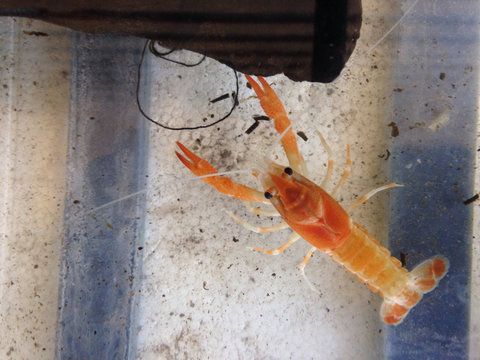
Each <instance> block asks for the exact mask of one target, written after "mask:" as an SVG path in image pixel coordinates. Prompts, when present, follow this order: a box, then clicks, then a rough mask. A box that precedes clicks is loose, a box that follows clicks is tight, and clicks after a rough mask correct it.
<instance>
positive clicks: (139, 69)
mask: <svg viewBox="0 0 480 360" xmlns="http://www.w3.org/2000/svg"><path fill="white" fill-rule="evenodd" d="M147 46H148V48H149V50H150V51H151V52H152V54H153V55H155V56H157V57H160V58H161V59H164V60H167V61H171V62H173V63H175V64H179V65H183V66H187V67H193V66H198V65H200V64H201V63H202V62H203V61H204V60H205V58H206V56H205V55H204V56H203V58H202V59H201V60H200V61H199V62H198V63H196V64H185V63H182V62H179V61H176V60H172V59H167V58H165V56H166V55H169V54H171V53H172V52H174V51H175V50H170V51H168V52H166V53H160V52H158V51H157V49H155V44H154V42H153V41H151V40H147V41H146V42H145V45H144V46H143V50H142V55H141V58H140V64H139V65H138V72H137V86H136V91H135V92H136V101H137V106H138V110H139V111H140V113H141V114H142V115H143V116H144V117H145V118H146V119H147V120H148V121H150V122H152V123H154V124H155V125H158V126H160V127H162V128H164V129H167V130H197V129H205V128H208V127H211V126H214V125H216V124H218V123H219V122H222V121H224V120H225V119H227V118H228V117H229V116H230V115H231V114H232V113H233V110H235V108H236V107H237V104H238V89H239V85H238V74H237V71H236V70H235V69H232V70H233V74H234V75H235V80H236V91H235V98H234V99H233V105H232V108H231V109H230V111H229V112H228V113H227V115H225V116H224V117H222V118H221V119H219V120H217V121H214V122H213V123H211V124H206V125H199V126H186V127H172V126H167V125H164V124H161V123H159V122H158V121H155V120H154V119H152V118H151V117H150V116H148V115H147V114H146V113H145V111H143V109H142V106H141V105H140V80H141V77H142V73H141V68H142V64H143V60H144V58H145V51H146V49H147Z"/></svg>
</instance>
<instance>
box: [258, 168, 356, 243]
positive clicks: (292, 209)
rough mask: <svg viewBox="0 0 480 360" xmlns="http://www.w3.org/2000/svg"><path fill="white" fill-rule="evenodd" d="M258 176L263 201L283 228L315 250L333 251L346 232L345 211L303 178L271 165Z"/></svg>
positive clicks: (347, 225)
mask: <svg viewBox="0 0 480 360" xmlns="http://www.w3.org/2000/svg"><path fill="white" fill-rule="evenodd" d="M258 176H259V179H260V182H261V183H262V187H263V189H264V191H265V197H266V198H267V199H269V200H270V202H271V203H272V205H273V206H274V207H275V208H276V209H277V211H278V212H279V213H280V215H281V216H282V217H283V219H284V220H285V221H286V222H287V224H288V225H290V227H292V229H293V230H294V231H295V232H297V233H298V234H300V235H301V236H302V237H303V238H304V239H305V240H307V241H309V242H310V243H312V244H313V245H314V246H316V247H317V248H319V249H325V248H333V247H335V246H336V245H337V244H338V242H339V241H341V240H342V239H343V238H344V237H345V236H346V235H347V234H348V233H349V232H350V229H351V220H350V217H349V216H348V214H347V213H346V212H345V210H344V209H343V208H342V207H341V206H340V205H339V204H338V203H337V202H336V201H335V200H334V199H333V198H332V197H331V196H330V195H329V194H328V193H327V192H326V191H325V190H323V189H322V188H321V187H320V186H318V185H317V184H315V183H314V182H312V181H310V180H309V179H307V178H306V177H304V176H302V175H300V174H298V173H296V172H295V171H293V170H292V169H291V168H289V167H284V166H280V165H278V164H275V163H271V164H270V165H269V166H268V169H267V170H266V171H262V172H261V173H259V175H258Z"/></svg>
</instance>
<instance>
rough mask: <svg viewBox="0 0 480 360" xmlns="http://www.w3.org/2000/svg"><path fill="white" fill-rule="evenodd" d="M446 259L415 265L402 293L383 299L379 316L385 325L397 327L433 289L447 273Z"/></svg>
mask: <svg viewBox="0 0 480 360" xmlns="http://www.w3.org/2000/svg"><path fill="white" fill-rule="evenodd" d="M448 267H449V262H448V259H447V258H445V257H443V256H435V257H433V258H431V259H428V260H426V261H424V262H422V263H421V264H419V265H417V266H416V267H415V268H414V269H413V270H412V271H411V272H410V273H409V274H408V277H409V281H408V283H407V284H406V286H405V288H404V289H403V291H402V292H401V293H400V294H399V295H398V296H396V297H395V298H393V299H385V301H384V302H383V304H382V307H381V309H380V316H381V317H382V319H383V321H384V322H385V323H387V324H391V325H398V324H400V323H401V322H402V321H403V319H404V318H405V316H406V315H407V314H408V312H409V311H410V309H411V308H413V307H414V306H415V305H416V304H417V303H418V302H419V301H420V300H421V298H422V296H423V294H425V293H428V292H430V291H432V290H433V289H435V288H436V287H437V285H438V282H439V281H440V279H442V278H443V277H444V276H445V274H446V273H447V271H448Z"/></svg>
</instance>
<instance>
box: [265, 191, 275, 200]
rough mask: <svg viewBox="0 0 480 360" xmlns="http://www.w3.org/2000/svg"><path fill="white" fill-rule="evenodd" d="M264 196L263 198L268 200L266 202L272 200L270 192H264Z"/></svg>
mask: <svg viewBox="0 0 480 360" xmlns="http://www.w3.org/2000/svg"><path fill="white" fill-rule="evenodd" d="M264 195H265V198H266V199H268V200H270V199H271V198H273V195H272V193H270V192H268V191H265V194H264Z"/></svg>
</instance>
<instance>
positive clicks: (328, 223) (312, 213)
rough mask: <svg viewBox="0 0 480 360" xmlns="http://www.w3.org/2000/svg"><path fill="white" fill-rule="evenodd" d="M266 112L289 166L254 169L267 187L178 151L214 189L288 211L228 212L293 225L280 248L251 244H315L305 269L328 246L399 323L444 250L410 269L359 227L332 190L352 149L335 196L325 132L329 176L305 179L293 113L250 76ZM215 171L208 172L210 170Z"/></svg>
mask: <svg viewBox="0 0 480 360" xmlns="http://www.w3.org/2000/svg"><path fill="white" fill-rule="evenodd" d="M246 78H247V80H248V81H249V83H250V84H251V85H252V87H253V89H254V91H255V93H256V94H257V96H258V98H259V99H260V104H261V106H262V108H263V110H264V111H265V113H266V114H267V115H268V116H269V117H270V118H272V119H274V120H275V129H276V130H277V132H278V133H279V134H281V143H282V147H283V149H284V151H285V153H286V155H287V158H288V162H289V166H288V167H286V166H281V165H278V164H276V163H273V162H271V163H270V164H269V165H268V166H267V167H266V169H258V170H257V169H256V170H254V172H253V175H254V176H256V177H257V179H258V180H259V181H260V183H261V186H262V188H263V191H258V190H255V189H253V188H250V187H247V186H245V185H241V184H237V183H235V182H233V181H232V180H231V179H229V178H228V177H225V176H222V175H215V174H217V173H218V172H217V170H216V169H215V168H214V167H213V166H212V165H211V164H210V163H209V162H207V161H206V160H203V159H202V158H200V157H198V156H197V155H195V154H194V153H192V152H191V151H190V150H188V149H187V148H186V147H185V146H184V145H182V144H181V143H180V142H177V144H178V146H179V148H180V149H181V150H182V152H183V155H182V154H180V153H179V152H176V154H177V156H178V158H179V159H180V160H181V161H182V163H183V164H184V165H185V166H186V167H188V168H189V169H190V170H191V171H192V172H193V173H194V174H195V175H197V176H202V180H203V181H205V182H206V183H208V184H209V185H211V186H213V187H215V188H216V189H217V190H218V191H220V192H221V193H223V194H227V195H230V196H233V197H235V198H237V199H240V200H244V201H247V202H260V203H269V204H271V205H273V206H274V208H275V209H276V211H278V213H279V214H280V215H281V216H282V218H283V220H284V224H280V225H278V226H275V227H264V228H255V227H253V226H251V225H249V224H247V223H245V222H244V221H242V220H240V219H238V218H237V217H236V216H234V215H233V214H230V215H231V216H232V217H233V218H234V219H235V220H237V221H238V222H240V223H241V224H243V225H244V226H246V227H247V228H249V229H251V230H254V231H257V232H267V231H274V230H278V229H282V228H286V227H288V226H289V227H290V228H292V229H293V231H294V234H293V235H292V236H291V237H290V238H289V240H288V241H287V242H286V243H285V244H284V245H282V246H281V247H279V248H278V249H275V250H266V249H259V248H253V249H252V250H256V251H260V252H265V253H268V254H272V255H276V254H278V253H281V252H283V251H284V250H285V249H286V248H288V247H289V246H290V245H292V244H293V243H294V242H295V241H296V240H298V239H299V238H303V239H305V240H306V241H308V242H309V243H310V244H311V245H312V246H313V247H312V248H311V249H310V251H309V253H308V254H307V256H305V258H304V259H303V261H302V263H301V264H300V269H301V271H302V273H303V268H304V267H305V265H306V264H307V262H308V261H309V259H310V257H311V255H312V254H313V252H314V251H315V250H317V249H318V250H321V251H324V252H325V253H326V254H327V255H328V256H330V257H331V258H332V259H333V260H335V261H336V262H338V263H340V264H342V265H343V266H344V267H345V268H346V269H347V270H348V271H349V272H351V273H352V274H355V275H356V276H357V278H358V279H359V280H360V281H362V282H363V283H365V284H367V285H368V286H369V288H370V289H371V290H372V291H374V292H378V293H379V294H380V295H381V296H383V298H384V302H383V304H382V307H381V312H380V315H381V318H382V320H383V321H384V322H385V323H387V324H394V325H397V324H399V323H401V322H402V321H403V319H404V318H405V316H406V315H407V314H408V312H409V311H410V309H411V308H413V307H414V306H415V305H416V304H417V303H418V302H419V301H420V299H421V298H422V296H423V294H425V293H427V292H429V291H432V290H433V289H434V288H435V287H436V286H437V284H438V282H439V280H440V279H441V278H443V277H444V276H445V274H446V272H447V271H448V267H449V262H448V260H447V259H446V258H444V257H443V256H435V257H433V258H431V259H429V260H426V261H424V262H422V263H421V264H419V265H418V266H417V267H415V268H414V269H413V270H412V271H410V272H408V271H407V270H406V269H405V268H403V267H402V264H401V262H400V261H399V260H398V259H396V258H394V257H392V256H390V252H389V251H388V250H387V249H386V248H384V247H383V246H381V245H380V244H379V242H378V241H377V240H376V239H375V238H373V237H371V236H370V235H368V233H367V232H366V230H364V229H363V228H362V227H361V226H360V225H358V224H356V223H354V222H352V220H351V218H350V216H349V215H348V214H347V212H346V210H344V209H343V208H342V207H341V206H340V205H339V203H338V202H337V201H335V200H334V198H333V196H334V195H335V193H336V191H337V190H338V189H339V188H340V187H341V186H342V184H343V183H344V181H345V180H346V178H347V176H348V175H349V172H350V166H351V161H350V149H349V147H347V164H346V167H345V171H344V172H343V175H342V178H341V180H340V182H339V183H338V184H337V186H336V187H335V189H334V190H333V192H332V194H331V195H330V194H328V193H327V192H326V191H325V190H324V189H323V187H324V185H325V183H326V182H327V181H328V179H329V177H330V174H331V171H332V167H333V160H332V159H331V155H332V152H331V150H330V148H329V147H328V145H327V143H326V142H325V140H324V138H323V136H322V135H321V134H320V133H318V134H319V136H320V139H321V141H322V144H323V146H324V147H325V149H326V151H327V153H328V156H329V161H328V170H327V175H326V177H325V179H324V181H323V182H322V184H321V186H319V185H317V184H315V183H313V182H312V181H310V180H309V179H307V177H306V166H305V161H304V159H303V157H302V156H301V154H300V152H299V150H298V145H297V141H296V139H295V135H294V133H293V131H292V128H291V124H290V120H289V119H288V117H287V113H286V112H285V109H284V107H283V105H282V103H281V102H280V99H279V98H278V96H277V95H276V94H275V92H274V91H273V89H272V88H271V87H270V85H269V84H268V83H267V81H266V80H265V79H264V78H262V77H258V81H259V82H260V84H261V85H262V86H260V84H259V83H257V82H256V81H255V80H254V79H253V78H251V77H250V76H248V75H246ZM208 175H210V176H208ZM396 186H401V185H398V184H395V183H392V184H388V185H385V186H382V187H380V188H378V189H375V190H372V191H370V192H369V193H367V194H366V195H364V196H362V197H361V198H360V199H359V200H357V202H355V203H354V204H353V205H352V206H350V208H348V210H350V209H352V208H354V207H356V206H358V205H360V204H362V203H364V202H365V201H367V199H369V198H370V197H371V196H373V195H374V194H376V193H377V192H379V191H381V190H385V189H389V188H393V187H396ZM250 210H251V211H254V212H255V213H257V214H267V213H268V212H267V211H266V210H261V209H258V208H253V207H250Z"/></svg>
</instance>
